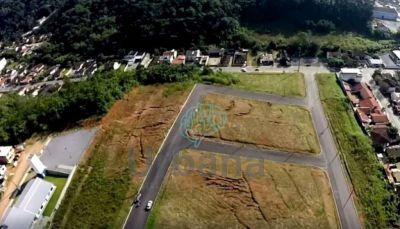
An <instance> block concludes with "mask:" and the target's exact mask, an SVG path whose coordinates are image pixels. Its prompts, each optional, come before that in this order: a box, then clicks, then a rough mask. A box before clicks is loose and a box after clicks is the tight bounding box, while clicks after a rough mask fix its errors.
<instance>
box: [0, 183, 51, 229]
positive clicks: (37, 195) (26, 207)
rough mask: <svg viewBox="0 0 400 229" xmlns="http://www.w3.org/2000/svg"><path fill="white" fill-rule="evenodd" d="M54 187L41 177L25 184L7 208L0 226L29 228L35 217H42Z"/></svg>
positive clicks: (18, 228) (19, 228) (20, 228)
mask: <svg viewBox="0 0 400 229" xmlns="http://www.w3.org/2000/svg"><path fill="white" fill-rule="evenodd" d="M55 189H56V187H55V186H54V185H53V184H52V183H50V182H47V181H45V180H43V179H41V178H35V179H33V180H31V181H29V183H28V184H27V185H26V187H25V188H24V190H23V191H22V193H21V195H20V197H19V198H18V200H17V202H16V204H15V205H14V206H13V207H11V208H9V209H7V211H6V213H5V215H4V217H3V220H2V223H1V226H2V227H5V228H10V229H12V228H17V229H29V228H31V227H32V226H33V224H34V223H35V220H36V219H39V218H41V217H42V213H43V211H44V209H45V208H46V206H47V204H48V202H49V200H50V198H51V197H52V195H53V193H54V191H55Z"/></svg>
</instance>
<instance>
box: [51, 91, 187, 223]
mask: <svg viewBox="0 0 400 229" xmlns="http://www.w3.org/2000/svg"><path fill="white" fill-rule="evenodd" d="M191 86H192V85H191V84H171V85H161V86H140V87H137V88H135V89H134V90H132V91H131V92H130V93H129V94H128V95H127V96H126V97H125V98H124V99H122V100H120V101H118V102H117V103H116V104H115V105H114V106H113V107H112V109H111V110H110V112H109V113H108V114H107V115H106V116H105V117H104V118H103V120H102V121H101V128H100V130H99V131H98V133H97V135H96V137H95V139H94V140H93V143H92V145H91V146H90V147H89V150H88V152H87V154H86V156H85V160H84V162H83V163H82V165H81V166H80V167H79V169H78V171H77V173H76V174H75V177H74V179H73V182H72V183H71V186H70V187H69V189H68V192H67V194H66V197H65V198H64V201H63V202H62V204H61V206H60V208H59V210H58V211H57V214H56V216H55V219H54V222H53V223H54V227H55V228H121V227H122V224H123V222H124V220H125V217H126V215H127V214H128V211H129V207H130V204H131V202H132V199H133V196H134V195H135V194H136V191H137V188H138V187H139V185H140V183H141V181H142V179H143V177H144V175H145V174H146V171H147V169H148V167H147V166H146V165H147V164H150V163H151V161H152V157H153V156H154V155H155V154H156V152H157V151H158V147H159V146H160V144H161V142H162V141H163V139H164V136H165V135H166V133H167V131H168V129H169V128H170V126H171V125H172V123H173V121H174V119H175V117H176V116H177V114H178V112H179V111H180V109H181V106H182V105H183V102H184V101H185V99H186V97H187V95H188V93H189V91H190V89H191Z"/></svg>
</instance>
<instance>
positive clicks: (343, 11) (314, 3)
mask: <svg viewBox="0 0 400 229" xmlns="http://www.w3.org/2000/svg"><path fill="white" fill-rule="evenodd" d="M373 5H374V0H258V1H256V3H255V4H253V5H252V6H250V7H248V8H246V9H245V11H244V12H243V21H244V22H245V23H246V24H247V25H250V26H251V27H256V28H260V29H261V30H262V31H271V30H272V31H273V30H274V29H278V30H281V28H284V29H293V28H297V29H310V30H312V31H315V32H318V33H327V32H330V31H333V30H335V28H336V27H337V28H339V29H341V30H348V31H357V32H365V31H367V25H368V21H369V20H370V18H371V16H372V8H373ZM278 27H280V28H278Z"/></svg>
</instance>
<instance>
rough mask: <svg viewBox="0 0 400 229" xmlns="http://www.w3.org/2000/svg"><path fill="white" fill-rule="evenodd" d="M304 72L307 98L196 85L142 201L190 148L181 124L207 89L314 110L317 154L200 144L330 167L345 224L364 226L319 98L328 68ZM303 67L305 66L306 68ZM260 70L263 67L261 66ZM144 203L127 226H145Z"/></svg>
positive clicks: (154, 167) (157, 160)
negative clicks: (317, 76) (318, 81)
mask: <svg viewBox="0 0 400 229" xmlns="http://www.w3.org/2000/svg"><path fill="white" fill-rule="evenodd" d="M237 69H239V70H238V71H240V68H235V69H233V70H232V68H224V69H223V71H231V70H232V71H237ZM270 69H272V70H273V71H282V70H281V69H274V68H270ZM296 69H297V68H288V69H286V71H287V72H288V71H295V70H296ZM303 69H305V70H304V71H303V73H304V74H305V80H306V85H307V97H306V98H304V99H297V98H287V97H281V96H274V95H268V94H261V93H252V92H245V91H239V90H234V89H231V88H227V87H218V86H207V85H202V84H200V85H197V86H196V87H195V88H194V90H193V91H192V93H191V96H190V97H189V98H188V101H187V103H186V104H185V106H184V107H183V109H182V112H181V113H180V115H179V116H178V117H177V121H176V122H175V123H174V125H173V126H172V129H171V131H170V134H169V135H168V136H167V137H166V140H165V143H164V144H163V145H162V146H161V148H160V151H159V153H158V155H157V157H156V158H155V160H154V161H153V164H152V166H151V167H150V169H149V172H148V174H147V176H146V178H145V179H144V182H143V184H142V186H141V188H140V193H141V194H142V195H141V201H142V203H144V205H145V203H147V201H148V200H155V199H156V197H157V194H158V192H159V190H160V187H161V185H162V182H163V180H164V177H165V175H166V173H167V170H168V168H169V166H170V164H171V162H172V160H173V158H174V155H175V154H177V153H179V152H180V151H181V150H183V149H185V148H191V146H192V143H191V142H189V141H188V140H186V139H184V138H183V137H181V135H180V134H179V127H180V126H179V124H180V121H181V119H182V116H183V115H182V114H184V113H185V112H186V111H187V110H188V109H190V108H191V107H194V106H195V105H196V104H197V103H198V102H199V101H200V99H201V96H202V95H205V94H207V93H210V92H211V93H219V94H225V95H233V96H240V97H245V98H250V99H256V100H262V101H269V102H273V103H284V104H294V105H300V106H305V107H307V108H309V109H310V110H311V114H312V118H313V121H314V125H315V128H316V131H317V133H318V137H319V141H320V144H321V149H322V152H321V154H320V155H317V156H310V155H305V154H296V153H294V154H291V153H285V152H279V151H271V150H263V149H259V148H256V149H254V148H251V147H247V146H244V147H241V146H234V145H226V144H219V143H212V142H203V143H202V144H201V145H200V149H201V150H206V151H211V152H216V153H218V152H220V153H224V154H229V155H244V154H246V156H250V157H256V158H260V159H265V160H272V161H278V162H290V163H293V164H303V165H313V166H318V167H320V168H322V169H325V170H326V171H327V174H328V177H329V179H330V182H331V186H332V191H333V196H334V199H335V203H336V206H337V210H338V215H339V219H340V223H341V225H342V228H351V229H358V228H361V225H360V221H359V217H358V215H357V211H356V208H355V205H354V201H353V198H352V195H351V194H352V192H351V191H350V189H349V186H348V184H347V180H346V172H345V170H344V169H343V167H342V163H341V161H340V157H339V156H338V155H339V154H338V150H337V148H336V142H335V140H334V138H333V136H332V134H331V132H330V129H329V126H328V122H327V120H326V118H325V114H324V111H323V108H322V104H321V103H320V100H319V92H318V88H317V84H316V81H315V79H314V75H315V74H316V73H319V72H327V70H326V69H324V68H322V67H306V68H303ZM303 69H302V70H303ZM261 71H264V69H262V70H261ZM143 208H144V206H143V205H142V207H139V208H134V207H132V208H131V211H130V212H129V215H128V218H127V220H126V222H125V226H124V228H140V229H142V228H145V225H146V221H147V218H148V216H149V214H150V212H149V211H145V210H144V209H143Z"/></svg>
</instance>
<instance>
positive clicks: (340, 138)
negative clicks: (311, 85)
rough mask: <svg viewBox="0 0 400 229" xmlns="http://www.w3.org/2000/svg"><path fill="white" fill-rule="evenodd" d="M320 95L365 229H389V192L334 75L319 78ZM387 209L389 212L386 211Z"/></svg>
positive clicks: (369, 143) (364, 136)
mask: <svg viewBox="0 0 400 229" xmlns="http://www.w3.org/2000/svg"><path fill="white" fill-rule="evenodd" d="M317 81H318V85H319V88H320V95H321V99H322V103H323V105H324V109H325V112H326V114H327V116H328V119H329V122H330V124H331V127H332V130H333V132H334V134H335V137H336V140H337V142H338V147H339V150H340V152H341V157H342V158H343V159H344V161H345V164H346V167H347V170H348V172H349V175H350V181H351V182H352V184H353V187H354V190H355V194H356V204H357V207H358V210H359V215H360V216H361V217H362V220H363V221H364V222H365V227H366V228H387V227H388V224H387V223H388V220H389V218H388V217H387V215H386V214H387V213H389V212H390V214H396V213H395V212H396V211H397V210H396V208H395V207H394V206H392V207H394V208H392V209H390V206H389V205H388V204H389V202H390V201H388V199H389V195H390V194H389V192H388V190H387V189H386V188H385V185H386V184H385V183H386V182H385V180H384V178H383V176H382V173H381V171H380V166H379V164H378V161H377V159H376V158H375V155H374V150H373V148H372V144H371V141H370V139H369V138H368V137H367V136H366V135H364V134H363V132H362V130H361V128H360V126H359V125H358V123H357V121H356V119H355V117H354V114H353V112H351V110H350V108H349V103H348V101H347V99H346V98H345V96H344V95H343V93H342V91H341V89H340V87H339V85H338V84H337V82H336V77H335V76H334V75H333V74H320V75H318V76H317ZM385 208H387V210H388V212H385Z"/></svg>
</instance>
